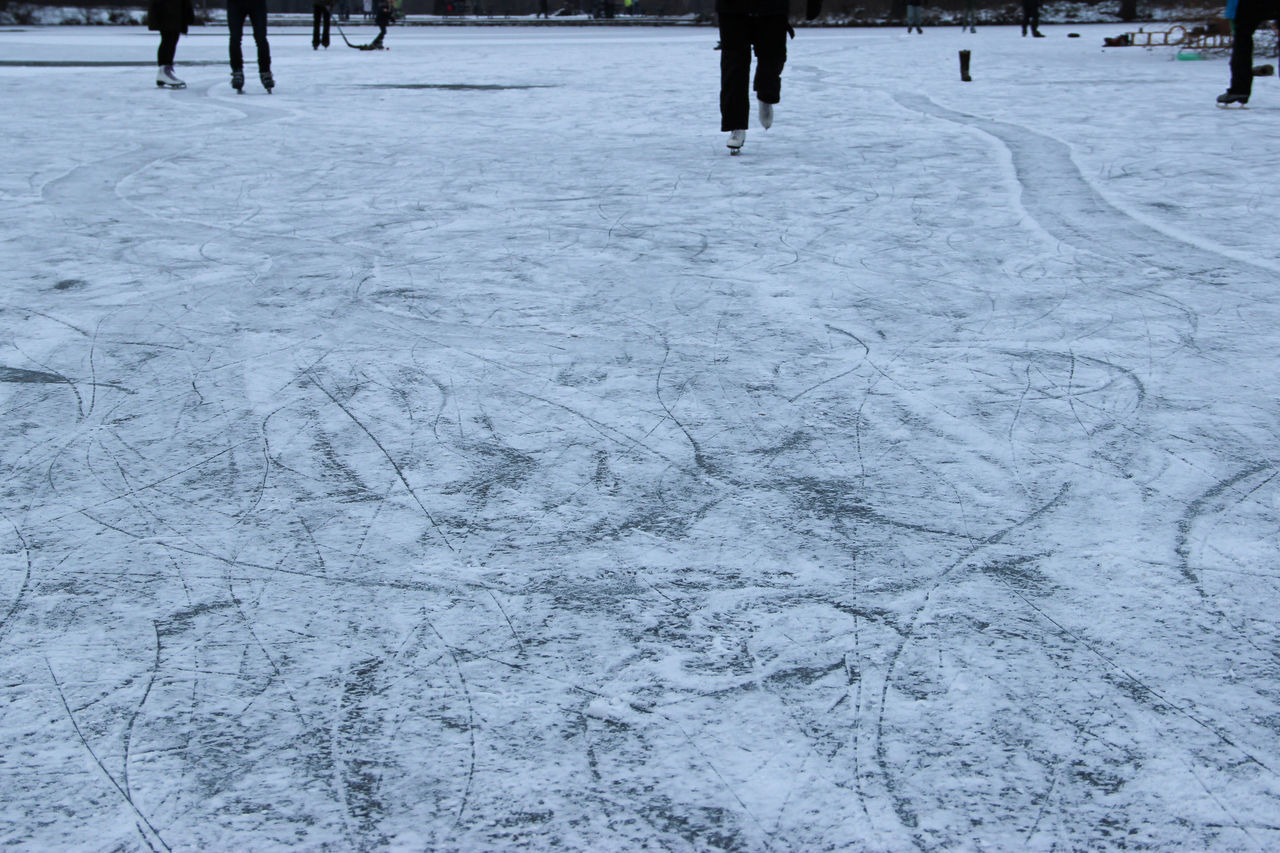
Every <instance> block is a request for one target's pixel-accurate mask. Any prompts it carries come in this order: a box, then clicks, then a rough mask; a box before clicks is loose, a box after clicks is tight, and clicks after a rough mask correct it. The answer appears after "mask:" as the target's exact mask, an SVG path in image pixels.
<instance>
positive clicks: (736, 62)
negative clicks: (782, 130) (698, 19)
mask: <svg viewBox="0 0 1280 853" xmlns="http://www.w3.org/2000/svg"><path fill="white" fill-rule="evenodd" d="M807 4H808V5H807V15H806V16H807V17H808V18H809V20H813V19H814V18H816V17H818V12H819V11H821V9H822V0H807ZM789 8H790V3H789V2H788V0H716V15H717V17H718V19H719V22H720V129H721V130H722V131H727V132H728V134H729V142H728V146H729V152H730V153H731V154H737V153H739V152H740V151H741V150H742V146H743V144H744V143H745V142H746V141H747V116H748V113H750V111H751V106H750V104H751V99H750V92H751V90H755V93H756V100H757V101H758V102H759V109H760V124H762V125H763V126H764V128H765V129H766V130H768V129H769V127H771V126H772V125H773V107H774V105H775V104H777V103H778V102H779V101H780V100H782V67H783V66H784V65H785V64H786V62H787V34H788V32H789V31H791V25H790V23H789V21H788V20H787V13H788V10H789ZM753 50H754V51H755V56H756V74H755V81H754V82H752V79H751V53H752V51H753Z"/></svg>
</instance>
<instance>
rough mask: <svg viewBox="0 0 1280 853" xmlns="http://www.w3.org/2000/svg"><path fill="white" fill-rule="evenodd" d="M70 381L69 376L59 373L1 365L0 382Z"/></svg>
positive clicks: (36, 382)
mask: <svg viewBox="0 0 1280 853" xmlns="http://www.w3.org/2000/svg"><path fill="white" fill-rule="evenodd" d="M70 381H71V380H69V379H67V377H65V376H61V375H59V374H57V373H45V372H44V371H43V370H24V369H22V368H21V367H3V366H0V382H30V383H35V384H44V385H53V384H60V383H63V382H70Z"/></svg>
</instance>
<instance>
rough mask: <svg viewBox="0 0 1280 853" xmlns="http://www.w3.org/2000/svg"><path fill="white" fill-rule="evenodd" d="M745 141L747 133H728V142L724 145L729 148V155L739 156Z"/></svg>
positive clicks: (736, 131) (734, 131) (732, 131)
mask: <svg viewBox="0 0 1280 853" xmlns="http://www.w3.org/2000/svg"><path fill="white" fill-rule="evenodd" d="M746 141H747V132H746V131H745V130H731V131H729V141H728V142H727V143H725V144H726V145H728V146H729V153H730V154H741V153H742V146H743V145H744V144H745V143H746Z"/></svg>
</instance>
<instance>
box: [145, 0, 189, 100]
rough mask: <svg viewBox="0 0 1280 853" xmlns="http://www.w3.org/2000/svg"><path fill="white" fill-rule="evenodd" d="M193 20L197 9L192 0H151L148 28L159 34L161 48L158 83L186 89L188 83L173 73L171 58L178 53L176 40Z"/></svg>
mask: <svg viewBox="0 0 1280 853" xmlns="http://www.w3.org/2000/svg"><path fill="white" fill-rule="evenodd" d="M195 20H196V12H195V9H194V8H192V6H191V0H151V2H150V4H149V5H148V6H147V29H149V30H152V31H153V32H158V33H160V49H159V50H158V51H156V85H157V86H160V87H161V88H168V89H185V88H187V84H186V83H184V82H182V81H181V80H179V79H178V75H176V74H174V73H173V57H174V56H175V55H176V54H177V52H178V39H179V38H181V37H182V35H183V33H185V32H186V31H187V27H189V26H190V25H191V24H193V23H195Z"/></svg>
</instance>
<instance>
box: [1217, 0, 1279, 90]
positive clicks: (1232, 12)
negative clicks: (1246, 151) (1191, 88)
mask: <svg viewBox="0 0 1280 853" xmlns="http://www.w3.org/2000/svg"><path fill="white" fill-rule="evenodd" d="M1225 16H1226V17H1227V18H1229V19H1230V20H1231V30H1232V33H1233V34H1234V35H1233V37H1232V41H1231V85H1229V86H1228V87H1227V91H1225V92H1223V93H1222V94H1221V95H1219V96H1218V103H1219V104H1222V105H1223V106H1229V105H1230V104H1240V105H1241V106H1243V105H1245V104H1247V103H1249V95H1251V94H1252V93H1253V34H1254V31H1256V30H1257V29H1258V25H1259V24H1261V23H1262V22H1263V21H1278V22H1280V0H1228V2H1227V11H1226V14H1225Z"/></svg>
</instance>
